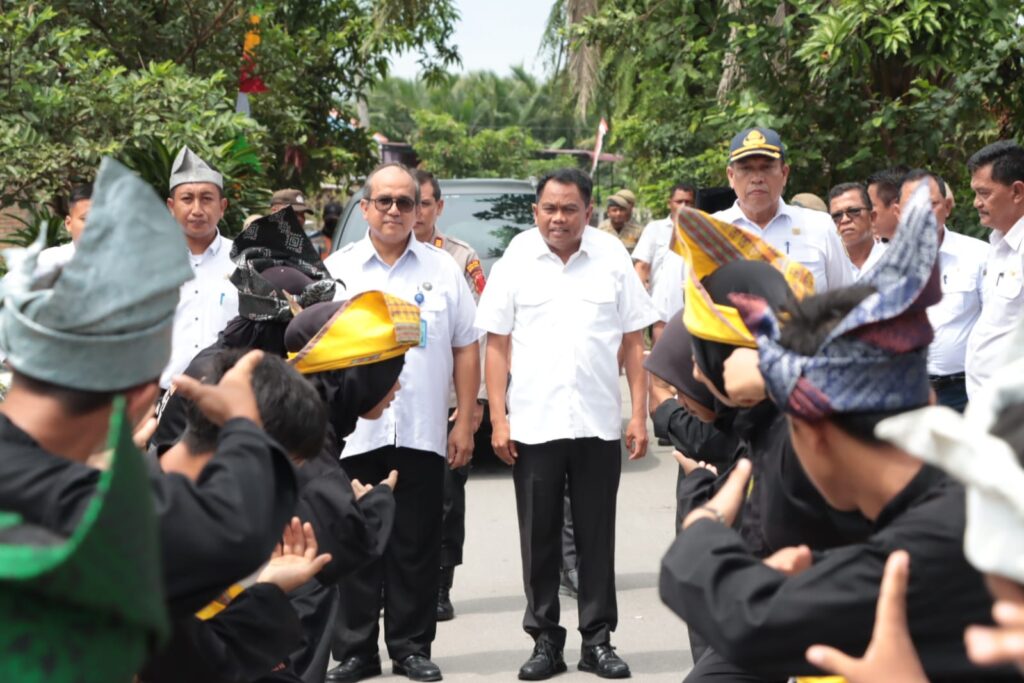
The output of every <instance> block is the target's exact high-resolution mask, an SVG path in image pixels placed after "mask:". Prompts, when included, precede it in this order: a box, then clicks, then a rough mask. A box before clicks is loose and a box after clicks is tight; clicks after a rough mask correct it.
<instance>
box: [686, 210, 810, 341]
mask: <svg viewBox="0 0 1024 683" xmlns="http://www.w3.org/2000/svg"><path fill="white" fill-rule="evenodd" d="M675 230H676V232H675V239H674V240H673V243H672V249H673V250H674V251H675V252H676V253H677V254H679V255H680V256H682V257H683V260H684V261H686V265H687V268H686V279H685V281H684V283H683V292H684V297H685V302H686V306H685V308H684V309H683V324H684V325H686V329H687V330H689V332H690V334H692V335H693V336H695V337H698V338H700V339H704V340H707V341H713V342H720V343H722V344H729V345H730V346H746V347H749V348H757V342H756V341H755V340H754V335H752V334H751V333H750V330H748V329H747V326H746V325H745V324H744V323H743V318H742V317H741V316H740V313H739V311H737V310H736V309H735V308H733V307H732V306H726V305H724V304H719V303H715V302H714V301H712V299H711V295H710V294H708V293H707V290H705V289H704V286H703V285H701V283H700V281H701V280H702V279H703V278H705V277H707V276H708V275H710V274H711V273H713V272H715V271H716V270H718V268H719V267H721V266H723V265H725V264H726V263H731V262H732V261H763V262H764V263H768V264H770V265H772V266H774V267H775V268H776V269H777V270H778V271H779V272H780V273H782V275H783V277H785V278H786V282H787V283H789V287H790V289H792V290H793V294H794V295H795V296H796V297H797V298H798V299H802V298H803V297H805V296H807V295H808V294H813V293H814V276H813V275H812V274H811V272H810V271H809V270H807V268H805V267H804V266H803V265H801V264H800V263H798V262H797V261H793V260H791V259H789V258H787V257H786V256H785V255H784V254H783V253H782V252H780V251H778V250H777V249H775V247H773V246H771V245H770V244H768V243H767V242H765V241H764V240H763V239H761V238H760V237H758V236H756V235H754V234H752V233H749V232H747V231H746V230H744V229H742V228H738V227H736V226H735V225H732V224H731V223H725V222H723V221H720V220H717V219H715V218H712V217H711V216H709V215H708V214H706V213H704V212H703V211H697V210H696V209H690V208H688V207H683V208H681V209H680V210H679V213H678V214H677V215H676V226H675Z"/></svg>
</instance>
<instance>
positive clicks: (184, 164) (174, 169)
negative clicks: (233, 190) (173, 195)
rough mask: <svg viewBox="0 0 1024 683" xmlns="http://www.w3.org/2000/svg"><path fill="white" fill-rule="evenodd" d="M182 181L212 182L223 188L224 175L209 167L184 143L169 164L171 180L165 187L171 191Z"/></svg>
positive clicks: (182, 182)
mask: <svg viewBox="0 0 1024 683" xmlns="http://www.w3.org/2000/svg"><path fill="white" fill-rule="evenodd" d="M184 183H213V184H214V185H216V186H217V187H219V188H220V189H221V190H223V189H224V176H222V175H221V174H220V173H218V172H217V171H215V170H213V169H212V168H210V165H209V164H207V163H206V162H205V161H203V160H202V159H200V158H199V155H197V154H196V153H195V152H193V151H192V150H190V149H189V148H188V146H187V145H186V146H185V147H182V148H181V151H180V152H178V156H176V157H175V158H174V163H173V164H172V165H171V182H170V183H169V187H168V188H167V189H168V190H170V191H173V190H174V188H176V187H177V186H178V185H182V184H184Z"/></svg>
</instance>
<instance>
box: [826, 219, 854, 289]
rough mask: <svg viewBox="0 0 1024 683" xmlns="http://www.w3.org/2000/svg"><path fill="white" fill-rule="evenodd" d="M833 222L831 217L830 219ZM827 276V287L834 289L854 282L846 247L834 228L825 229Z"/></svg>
mask: <svg viewBox="0 0 1024 683" xmlns="http://www.w3.org/2000/svg"><path fill="white" fill-rule="evenodd" d="M829 222H830V223H831V219H830V220H829ZM825 261H826V262H825V277H826V278H827V279H828V283H827V284H828V287H827V288H826V289H828V290H833V289H839V288H841V287H848V286H850V285H852V284H853V282H854V277H853V270H852V269H851V268H850V259H849V257H848V256H847V255H846V249H845V248H844V247H843V243H842V241H841V240H840V239H839V233H837V232H836V231H835V229H833V228H831V227H830V228H829V229H828V230H826V231H825Z"/></svg>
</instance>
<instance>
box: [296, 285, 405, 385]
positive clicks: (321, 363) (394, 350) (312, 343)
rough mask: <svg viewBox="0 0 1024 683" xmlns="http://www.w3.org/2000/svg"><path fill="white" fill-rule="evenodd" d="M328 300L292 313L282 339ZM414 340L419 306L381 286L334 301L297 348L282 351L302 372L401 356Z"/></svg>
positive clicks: (300, 326) (353, 365)
mask: <svg viewBox="0 0 1024 683" xmlns="http://www.w3.org/2000/svg"><path fill="white" fill-rule="evenodd" d="M333 305H336V304H332V303H321V304H315V305H314V306H312V307H311V308H308V309H306V310H305V311H303V312H302V313H299V314H298V315H297V316H295V318H294V319H293V320H292V321H291V322H290V323H288V330H287V331H286V332H285V343H286V344H288V342H289V338H290V337H295V336H297V335H296V334H294V333H295V332H296V331H297V330H301V329H302V328H303V327H304V326H305V325H306V324H307V321H308V319H310V318H314V319H315V318H316V317H317V316H318V315H319V314H320V311H318V308H319V307H324V306H333ZM303 336H304V335H303ZM419 343H420V309H419V307H418V306H416V305H415V304H411V303H409V302H408V301H405V300H404V299H399V298H398V297H396V296H391V295H390V294H385V293H384V292H378V291H369V292H363V293H362V294H357V295H355V296H354V297H352V298H351V299H349V300H348V301H346V302H344V303H342V304H341V305H340V306H338V309H337V310H336V311H335V312H334V314H333V315H331V317H330V318H328V319H327V322H326V323H324V324H323V325H322V326H321V327H320V328H319V331H318V332H317V333H316V334H315V335H313V337H312V338H310V339H309V341H307V342H306V344H305V345H304V346H303V347H302V348H301V349H300V350H299V351H298V352H295V353H289V354H288V359H289V361H290V362H291V364H292V365H293V366H294V367H295V369H296V370H298V371H299V372H301V373H302V374H304V375H308V374H311V373H314V372H325V371H327V370H339V369H341V368H351V367H355V366H358V365H369V364H370V363H377V362H380V361H382V360H387V359H389V358H394V357H396V356H401V355H403V354H404V353H405V352H406V351H408V350H409V349H411V348H412V347H414V346H418V345H419ZM289 346H290V345H289ZM292 348H294V347H292Z"/></svg>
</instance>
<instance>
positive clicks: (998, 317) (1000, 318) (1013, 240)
mask: <svg viewBox="0 0 1024 683" xmlns="http://www.w3.org/2000/svg"><path fill="white" fill-rule="evenodd" d="M989 242H990V243H991V244H990V246H989V250H988V260H987V262H986V264H985V279H984V283H983V286H982V292H983V293H982V305H981V315H979V316H978V321H977V322H976V323H974V329H973V330H971V335H970V337H969V338H968V339H967V395H968V398H970V397H971V396H972V395H973V394H974V393H975V392H977V391H978V389H980V388H981V387H982V386H983V385H984V384H985V380H987V379H988V378H989V377H991V376H993V375H994V374H995V373H996V372H998V371H999V368H1000V367H1002V365H1003V363H1004V362H1005V361H1006V358H1007V353H1008V351H1009V349H1008V348H1006V346H1007V344H1008V343H1009V341H1010V339H1011V338H1012V332H1013V331H1014V330H1015V329H1016V327H1017V325H1019V324H1020V320H1021V317H1024V218H1021V219H1020V220H1018V221H1017V222H1016V223H1014V225H1013V227H1012V228H1010V230H1009V232H1007V233H1006V235H1005V236H1004V235H1003V234H1002V233H1001V232H999V231H997V230H993V231H992V235H991V236H990V237H989ZM1018 351H1019V349H1018Z"/></svg>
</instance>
